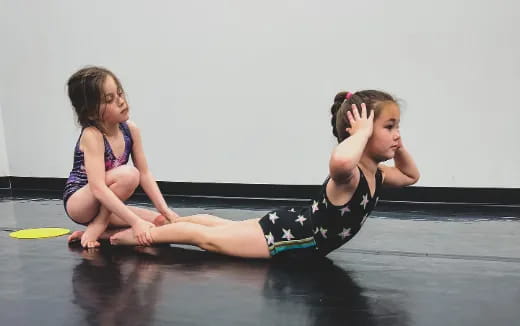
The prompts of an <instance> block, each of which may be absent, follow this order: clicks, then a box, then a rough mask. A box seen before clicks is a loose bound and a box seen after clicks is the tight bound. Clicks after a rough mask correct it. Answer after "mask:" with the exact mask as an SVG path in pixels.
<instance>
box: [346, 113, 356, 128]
mask: <svg viewBox="0 0 520 326" xmlns="http://www.w3.org/2000/svg"><path fill="white" fill-rule="evenodd" d="M347 119H348V121H349V122H350V125H351V126H352V125H353V124H354V122H356V120H354V117H353V116H352V112H350V111H347Z"/></svg>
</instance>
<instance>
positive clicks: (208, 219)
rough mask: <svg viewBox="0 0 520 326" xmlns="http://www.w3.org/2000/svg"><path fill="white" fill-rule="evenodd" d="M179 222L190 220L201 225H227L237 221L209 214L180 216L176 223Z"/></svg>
mask: <svg viewBox="0 0 520 326" xmlns="http://www.w3.org/2000/svg"><path fill="white" fill-rule="evenodd" d="M177 222H189V223H194V224H200V225H205V226H220V225H226V224H229V223H236V221H232V220H227V219H224V218H220V217H218V216H214V215H208V214H200V215H192V216H184V217H179V218H177V219H176V220H175V223H177Z"/></svg>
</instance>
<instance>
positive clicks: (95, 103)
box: [67, 66, 123, 132]
mask: <svg viewBox="0 0 520 326" xmlns="http://www.w3.org/2000/svg"><path fill="white" fill-rule="evenodd" d="M108 76H111V77H112V78H114V81H115V82H116V85H117V87H118V88H119V89H120V90H121V91H122V92H123V87H122V86H121V82H120V81H119V79H118V78H117V77H116V76H115V75H114V74H113V73H112V72H111V71H110V70H108V69H105V68H103V67H96V66H92V67H85V68H82V69H80V70H78V71H77V72H76V73H74V74H73V75H72V76H71V77H70V78H69V80H68V82H67V88H68V93H69V98H70V102H71V103H72V106H73V107H74V110H75V111H76V116H77V119H78V123H79V124H80V125H81V127H83V128H86V127H90V126H94V127H96V128H98V129H99V130H101V131H102V132H104V128H103V124H102V123H101V120H102V119H101V116H100V113H99V111H100V107H101V104H102V103H103V101H104V94H103V83H104V82H105V80H106V78H107V77H108Z"/></svg>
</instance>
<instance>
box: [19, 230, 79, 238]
mask: <svg viewBox="0 0 520 326" xmlns="http://www.w3.org/2000/svg"><path fill="white" fill-rule="evenodd" d="M69 233H70V230H69V229H62V228H37V229H25V230H19V231H16V232H11V233H10V234H9V236H10V237H11V238H17V239H41V238H52V237H59V236H62V235H65V234H69Z"/></svg>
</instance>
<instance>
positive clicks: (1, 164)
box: [0, 105, 10, 177]
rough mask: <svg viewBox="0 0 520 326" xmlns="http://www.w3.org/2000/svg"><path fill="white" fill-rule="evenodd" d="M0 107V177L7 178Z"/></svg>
mask: <svg viewBox="0 0 520 326" xmlns="http://www.w3.org/2000/svg"><path fill="white" fill-rule="evenodd" d="M2 116H3V114H2V105H0V177H5V176H9V175H10V174H9V160H8V157H7V148H6V146H5V132H4V119H3V118H2Z"/></svg>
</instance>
